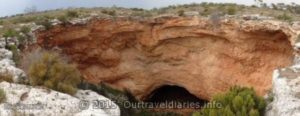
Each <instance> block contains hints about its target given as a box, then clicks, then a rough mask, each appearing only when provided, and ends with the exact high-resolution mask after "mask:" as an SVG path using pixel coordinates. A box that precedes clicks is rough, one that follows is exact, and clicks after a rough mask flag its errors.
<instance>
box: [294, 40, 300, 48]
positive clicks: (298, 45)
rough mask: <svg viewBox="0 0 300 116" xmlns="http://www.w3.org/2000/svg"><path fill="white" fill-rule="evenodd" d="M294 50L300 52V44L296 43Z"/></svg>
mask: <svg viewBox="0 0 300 116" xmlns="http://www.w3.org/2000/svg"><path fill="white" fill-rule="evenodd" d="M294 49H295V50H300V42H297V43H295V45H294Z"/></svg>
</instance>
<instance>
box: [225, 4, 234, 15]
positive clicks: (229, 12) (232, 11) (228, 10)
mask: <svg viewBox="0 0 300 116" xmlns="http://www.w3.org/2000/svg"><path fill="white" fill-rule="evenodd" d="M227 14H229V15H235V14H236V8H235V6H229V8H227Z"/></svg>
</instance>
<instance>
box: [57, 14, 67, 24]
mask: <svg viewBox="0 0 300 116" xmlns="http://www.w3.org/2000/svg"><path fill="white" fill-rule="evenodd" d="M57 19H58V20H59V21H61V22H62V23H63V24H66V23H67V22H68V17H67V16H64V15H63V16H59V17H58V18H57Z"/></svg>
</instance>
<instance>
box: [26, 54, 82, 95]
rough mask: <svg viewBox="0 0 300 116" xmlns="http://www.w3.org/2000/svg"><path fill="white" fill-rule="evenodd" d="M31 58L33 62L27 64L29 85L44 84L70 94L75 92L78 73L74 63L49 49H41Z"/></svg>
mask: <svg viewBox="0 0 300 116" xmlns="http://www.w3.org/2000/svg"><path fill="white" fill-rule="evenodd" d="M29 56H30V55H29ZM33 58H35V59H31V60H32V61H33V62H32V63H31V64H29V70H28V72H27V73H28V76H29V83H30V84H31V85H33V86H46V87H48V88H51V89H53V90H57V91H61V92H64V93H68V94H71V95H73V94H75V93H76V91H77V85H78V84H79V83H80V73H79V71H78V70H77V69H76V66H75V65H73V64H69V63H68V62H67V61H66V60H65V59H63V58H62V57H61V56H60V55H59V54H58V53H55V52H50V51H41V53H39V54H38V55H35V57H33ZM25 71H26V70H25Z"/></svg>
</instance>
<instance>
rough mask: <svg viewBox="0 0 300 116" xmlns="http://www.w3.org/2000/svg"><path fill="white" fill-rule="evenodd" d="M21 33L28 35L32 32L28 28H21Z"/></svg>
mask: <svg viewBox="0 0 300 116" xmlns="http://www.w3.org/2000/svg"><path fill="white" fill-rule="evenodd" d="M20 32H22V33H24V34H27V33H29V32H30V28H29V27H28V26H23V27H21V29H20Z"/></svg>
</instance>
